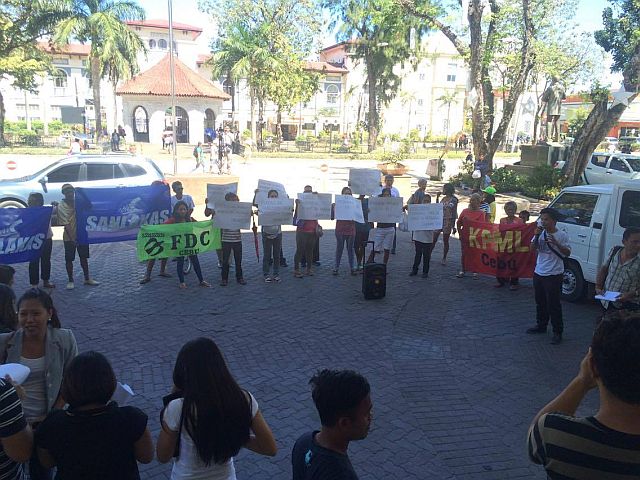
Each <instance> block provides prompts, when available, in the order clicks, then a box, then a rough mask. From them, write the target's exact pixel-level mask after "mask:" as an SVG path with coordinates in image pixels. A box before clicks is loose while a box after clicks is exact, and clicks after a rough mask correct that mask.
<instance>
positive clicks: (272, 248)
mask: <svg viewBox="0 0 640 480" xmlns="http://www.w3.org/2000/svg"><path fill="white" fill-rule="evenodd" d="M267 198H278V191H277V190H269V192H268V193H267ZM289 215H291V210H289ZM281 251H282V227H281V226H280V225H262V274H263V275H264V281H265V283H271V282H276V283H277V282H279V281H280V275H279V270H280V252H281ZM271 265H273V276H271V275H270V270H271Z"/></svg>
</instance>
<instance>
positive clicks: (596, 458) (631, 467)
mask: <svg viewBox="0 0 640 480" xmlns="http://www.w3.org/2000/svg"><path fill="white" fill-rule="evenodd" d="M639 342H640V313H638V312H631V313H625V312H614V313H613V314H611V315H607V316H606V317H605V318H604V319H603V320H602V321H601V322H600V324H599V325H598V327H597V328H596V331H595V333H594V335H593V339H592V341H591V348H590V349H589V352H588V353H587V355H586V356H585V357H584V359H583V360H582V363H581V364H580V371H579V373H578V375H577V376H576V377H575V378H574V379H573V380H572V381H571V383H569V385H568V386H567V387H566V388H565V389H564V391H563V392H562V393H561V394H560V395H558V396H557V397H556V398H555V399H554V400H552V401H551V402H550V403H549V404H548V405H547V406H545V407H544V408H543V409H542V410H541V411H540V412H539V413H538V414H537V415H536V417H535V418H534V419H533V422H532V424H531V427H530V429H529V437H528V450H529V457H530V458H531V460H532V461H533V462H535V463H538V464H541V465H543V466H544V468H545V470H546V471H547V475H548V477H549V478H550V479H552V480H555V479H563V480H564V479H574V480H590V479H616V480H625V479H629V480H631V479H638V478H640V349H638V345H639V344H640V343H639ZM596 387H597V388H598V392H599V396H600V408H599V410H598V412H597V413H596V415H594V416H590V417H575V416H574V415H575V412H576V410H577V408H578V406H579V405H580V403H581V402H582V399H583V398H584V397H585V395H586V394H587V392H588V391H589V390H591V389H592V388H596Z"/></svg>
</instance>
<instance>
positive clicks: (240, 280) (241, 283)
mask: <svg viewBox="0 0 640 480" xmlns="http://www.w3.org/2000/svg"><path fill="white" fill-rule="evenodd" d="M237 281H238V283H239V284H240V285H246V284H247V282H246V281H245V279H244V278H239V279H238V280H237Z"/></svg>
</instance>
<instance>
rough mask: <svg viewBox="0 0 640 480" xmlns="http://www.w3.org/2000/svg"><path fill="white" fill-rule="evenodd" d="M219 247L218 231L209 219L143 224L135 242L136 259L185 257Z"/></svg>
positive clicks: (220, 246) (220, 244)
mask: <svg viewBox="0 0 640 480" xmlns="http://www.w3.org/2000/svg"><path fill="white" fill-rule="evenodd" d="M218 248H222V243H221V241H220V229H219V228H214V227H213V223H212V222H211V220H204V221H202V222H185V223H170V224H166V225H164V224H162V225H142V226H141V227H140V231H139V232H138V238H137V240H136V250H137V253H138V260H139V261H143V260H151V259H155V258H168V257H184V256H187V255H197V254H199V253H202V252H209V251H211V250H216V249H218Z"/></svg>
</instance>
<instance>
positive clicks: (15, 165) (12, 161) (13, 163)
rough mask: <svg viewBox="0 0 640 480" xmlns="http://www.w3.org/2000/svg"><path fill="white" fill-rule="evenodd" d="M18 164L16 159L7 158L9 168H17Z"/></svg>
mask: <svg viewBox="0 0 640 480" xmlns="http://www.w3.org/2000/svg"><path fill="white" fill-rule="evenodd" d="M17 167H18V164H17V163H16V162H15V161H14V160H7V170H15V169H16V168H17Z"/></svg>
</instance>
